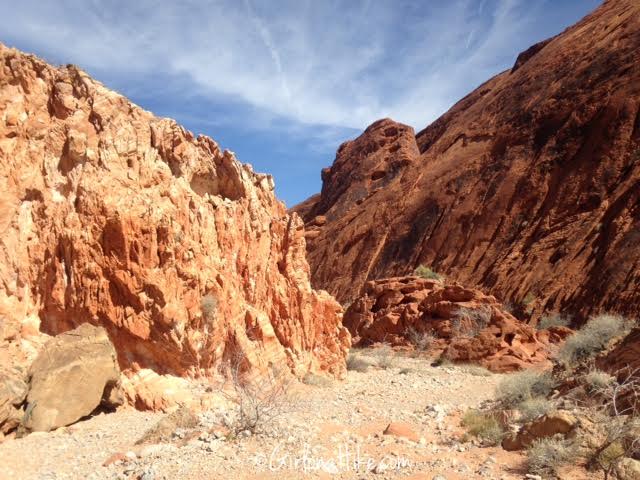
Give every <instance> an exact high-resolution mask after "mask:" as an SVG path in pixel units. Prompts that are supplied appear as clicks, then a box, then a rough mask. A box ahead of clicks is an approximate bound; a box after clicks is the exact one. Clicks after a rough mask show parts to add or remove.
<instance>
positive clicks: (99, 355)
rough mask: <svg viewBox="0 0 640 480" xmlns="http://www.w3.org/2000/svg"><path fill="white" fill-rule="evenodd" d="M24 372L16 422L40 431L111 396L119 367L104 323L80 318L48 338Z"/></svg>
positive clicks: (60, 424)
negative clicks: (25, 389)
mask: <svg viewBox="0 0 640 480" xmlns="http://www.w3.org/2000/svg"><path fill="white" fill-rule="evenodd" d="M29 377H30V381H29V393H28V394H27V407H26V413H25V416H24V419H23V422H22V426H23V427H24V429H25V430H26V431H44V432H46V431H49V430H53V429H55V428H58V427H63V426H65V425H70V424H72V423H74V422H76V421H77V420H79V419H81V418H82V417H86V416H87V415H90V414H91V413H92V412H94V411H95V410H96V408H97V407H98V406H99V405H100V403H101V402H102V401H103V399H105V398H108V397H110V396H111V394H112V389H113V388H114V386H115V385H117V383H118V381H119V378H120V370H119V368H118V363H117V360H116V351H115V348H114V347H113V344H112V343H111V341H110V340H109V337H108V336H107V332H106V331H105V329H104V328H101V327H95V326H93V325H89V324H86V323H85V324H82V325H80V326H79V327H78V328H76V329H74V330H71V331H68V332H65V333H62V334H60V335H58V336H56V337H54V338H52V339H51V340H49V342H47V343H46V344H45V346H44V349H43V351H42V352H40V354H39V355H38V357H37V358H36V360H35V361H34V362H33V364H32V365H31V367H30V369H29Z"/></svg>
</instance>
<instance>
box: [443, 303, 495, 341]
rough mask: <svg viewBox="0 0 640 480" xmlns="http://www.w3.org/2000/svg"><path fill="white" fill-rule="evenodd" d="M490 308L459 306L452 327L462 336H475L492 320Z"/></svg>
mask: <svg viewBox="0 0 640 480" xmlns="http://www.w3.org/2000/svg"><path fill="white" fill-rule="evenodd" d="M491 316H492V312H491V309H490V308H465V307H462V308H459V309H458V310H457V311H456V313H455V315H454V316H453V318H452V320H451V328H452V330H453V331H454V332H455V333H456V335H460V336H469V337H475V336H477V335H478V334H479V333H480V331H481V330H482V329H484V328H486V327H487V326H488V325H489V322H491Z"/></svg>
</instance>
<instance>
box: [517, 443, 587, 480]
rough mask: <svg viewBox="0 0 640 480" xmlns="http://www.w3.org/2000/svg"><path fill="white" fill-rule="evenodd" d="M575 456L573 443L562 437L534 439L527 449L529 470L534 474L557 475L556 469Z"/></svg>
mask: <svg viewBox="0 0 640 480" xmlns="http://www.w3.org/2000/svg"><path fill="white" fill-rule="evenodd" d="M575 457H576V449H575V447H574V445H573V444H572V443H571V442H569V441H567V440H563V439H557V438H543V439H540V440H536V441H534V442H533V444H532V445H531V446H530V447H529V448H528V449H527V465H528V467H529V472H531V473H533V474H536V475H542V476H552V475H557V473H558V469H559V468H560V467H562V466H563V465H567V464H569V463H571V462H572V461H573V460H574V459H575Z"/></svg>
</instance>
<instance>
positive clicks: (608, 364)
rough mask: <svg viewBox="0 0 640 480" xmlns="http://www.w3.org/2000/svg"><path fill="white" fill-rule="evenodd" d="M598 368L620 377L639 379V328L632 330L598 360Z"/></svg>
mask: <svg viewBox="0 0 640 480" xmlns="http://www.w3.org/2000/svg"><path fill="white" fill-rule="evenodd" d="M598 366H599V367H600V368H602V369H604V370H606V371H608V372H611V373H617V374H619V375H620V376H621V377H628V376H629V375H630V374H635V376H636V377H638V378H640V327H636V328H634V329H633V330H632V331H631V332H630V333H629V334H628V335H627V336H626V337H625V338H624V339H623V340H622V341H621V342H620V343H618V344H617V345H616V346H615V347H614V348H613V349H612V350H611V351H609V352H608V353H607V354H606V355H605V356H604V357H603V358H600V359H598Z"/></svg>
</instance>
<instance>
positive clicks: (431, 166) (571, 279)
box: [294, 0, 640, 319]
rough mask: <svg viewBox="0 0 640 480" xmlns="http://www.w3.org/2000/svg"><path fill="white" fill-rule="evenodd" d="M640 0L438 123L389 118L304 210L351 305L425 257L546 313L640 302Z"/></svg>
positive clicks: (616, 7) (627, 310)
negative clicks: (418, 127)
mask: <svg viewBox="0 0 640 480" xmlns="http://www.w3.org/2000/svg"><path fill="white" fill-rule="evenodd" d="M639 51H640V2H637V1H635V0H611V1H607V2H605V3H604V4H603V5H602V6H601V7H599V8H598V9H597V10H595V11H594V12H593V13H592V14H590V15H588V16H587V17H585V18H584V19H583V20H582V21H580V22H579V23H577V24H576V25H575V26H573V27H571V28H569V29H567V30H566V31H565V32H563V33H562V34H560V35H558V36H556V37H554V38H552V39H550V40H548V41H546V42H541V43H539V44H537V45H535V46H533V47H531V48H530V49H528V50H527V51H525V52H523V53H522V54H521V55H520V56H519V57H518V60H517V61H516V63H515V65H514V67H513V68H512V69H511V70H509V71H505V72H502V73H500V74H498V75H497V76H495V77H494V78H492V79H490V80H489V81H487V82H486V83H485V84H483V85H481V86H480V87H478V88H477V89H476V90H475V91H473V92H472V93H470V94H469V95H468V96H466V97H465V98H463V99H462V100H461V101H459V102H458V103H457V104H456V105H455V106H453V107H452V108H451V110H449V111H448V112H447V113H446V114H444V115H443V116H442V117H441V118H439V119H438V120H436V121H435V122H434V123H433V124H431V125H430V126H429V127H427V128H426V129H424V130H422V131H420V132H419V133H417V134H414V132H413V130H412V129H411V128H410V127H408V126H405V125H401V124H398V123H396V122H393V121H391V120H388V119H385V120H380V121H378V122H376V123H374V124H373V125H371V126H370V127H369V128H367V130H366V131H365V132H364V133H363V134H362V135H361V136H360V137H359V138H357V139H355V140H353V141H349V142H346V143H345V144H343V145H342V146H341V147H340V149H339V150H338V152H337V155H336V159H335V161H334V163H333V165H332V166H331V167H330V168H327V169H325V170H323V172H322V179H323V187H322V192H321V194H320V195H319V196H316V197H314V198H311V199H309V200H308V201H307V202H304V203H303V204H301V205H300V206H298V207H296V208H294V210H295V211H298V212H299V213H300V214H301V215H302V216H303V218H304V220H305V223H306V225H307V227H308V232H307V236H308V242H307V248H308V251H309V254H308V258H309V262H310V264H311V269H312V281H313V284H314V286H316V287H318V288H324V289H327V290H328V291H329V292H330V293H332V294H334V295H336V297H337V298H338V299H339V300H341V301H343V302H348V301H351V300H353V299H354V298H356V297H357V296H358V295H359V294H360V293H361V292H362V289H363V285H364V284H365V282H366V281H367V280H371V279H376V278H384V277H390V276H397V275H404V274H407V273H410V272H412V271H413V269H414V268H416V267H417V266H418V265H420V264H425V265H427V266H431V267H432V268H433V269H434V270H435V271H437V272H440V273H444V274H446V275H447V276H448V277H450V278H452V279H454V280H458V281H460V282H461V283H462V284H464V285H467V286H472V287H473V286H476V287H480V288H482V289H483V290H484V291H487V292H489V293H491V294H493V295H495V296H496V297H497V298H498V299H499V300H501V301H503V302H512V303H514V304H516V306H520V307H522V308H521V310H526V311H527V313H532V314H533V315H534V316H537V315H539V314H540V313H541V312H542V311H545V310H547V311H550V310H561V311H566V312H568V313H571V314H575V315H577V316H578V317H579V319H580V318H584V317H586V315H587V314H589V313H591V312H593V311H601V310H613V311H617V312H619V313H621V314H628V315H633V314H636V313H637V312H638V309H639V308H640V264H639V262H640V61H639V57H638V52H639Z"/></svg>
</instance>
